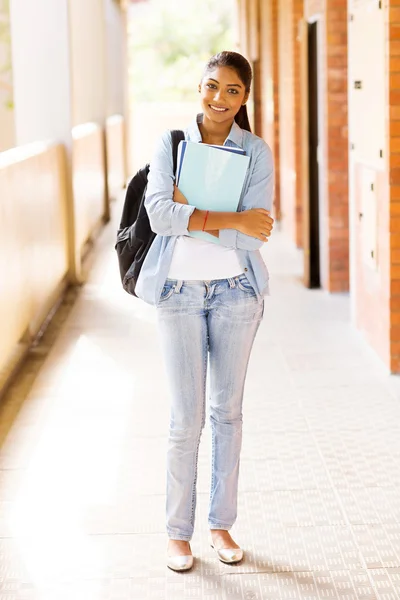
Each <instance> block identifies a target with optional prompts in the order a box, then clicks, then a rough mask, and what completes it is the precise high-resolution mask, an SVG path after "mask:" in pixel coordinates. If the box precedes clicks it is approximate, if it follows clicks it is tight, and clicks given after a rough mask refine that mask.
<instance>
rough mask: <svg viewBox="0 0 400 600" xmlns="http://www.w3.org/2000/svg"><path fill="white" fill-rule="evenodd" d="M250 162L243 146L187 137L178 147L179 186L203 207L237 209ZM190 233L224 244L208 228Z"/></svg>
mask: <svg viewBox="0 0 400 600" xmlns="http://www.w3.org/2000/svg"><path fill="white" fill-rule="evenodd" d="M249 162H250V158H249V157H248V156H246V155H245V151H244V150H242V149H241V148H232V147H230V146H212V145H209V144H199V143H196V142H189V141H187V140H184V141H182V142H180V144H179V146H178V166H177V174H176V185H177V186H178V188H179V190H180V191H181V192H182V194H183V195H184V196H185V198H186V199H187V201H188V203H189V204H190V205H191V206H195V207H196V208H198V209H199V210H210V211H219V212H236V211H237V209H238V205H239V201H240V197H241V194H242V189H243V185H244V181H245V178H246V174H247V169H248V166H249ZM189 235H190V236H191V237H196V238H200V239H203V240H207V241H208V242H212V243H214V244H219V243H220V242H219V239H218V238H217V237H215V236H213V235H211V234H209V233H207V232H205V231H191V232H190V234H189Z"/></svg>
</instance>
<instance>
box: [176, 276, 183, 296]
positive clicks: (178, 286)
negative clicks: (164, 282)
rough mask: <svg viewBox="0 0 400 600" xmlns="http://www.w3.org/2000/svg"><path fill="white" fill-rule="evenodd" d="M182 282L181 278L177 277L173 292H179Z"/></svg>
mask: <svg viewBox="0 0 400 600" xmlns="http://www.w3.org/2000/svg"><path fill="white" fill-rule="evenodd" d="M182 284H183V281H182V280H181V279H178V281H177V282H176V285H175V294H180V293H181V289H182Z"/></svg>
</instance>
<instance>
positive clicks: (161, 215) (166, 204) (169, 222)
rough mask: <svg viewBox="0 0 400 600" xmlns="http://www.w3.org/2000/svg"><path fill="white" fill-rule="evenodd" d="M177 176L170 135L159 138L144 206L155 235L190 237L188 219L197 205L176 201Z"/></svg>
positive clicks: (167, 133) (165, 134) (151, 164)
mask: <svg viewBox="0 0 400 600" xmlns="http://www.w3.org/2000/svg"><path fill="white" fill-rule="evenodd" d="M174 180H175V179H174V175H173V161H172V142H171V133H170V132H169V131H166V132H165V133H164V134H163V135H162V136H161V138H160V140H159V142H158V144H157V146H156V149H155V151H154V154H153V157H152V159H151V163H150V171H149V175H148V180H147V190H146V197H145V207H146V211H147V214H148V217H149V221H150V227H151V229H152V231H154V233H158V234H160V235H166V236H168V235H188V234H189V231H188V224H189V218H190V216H191V215H192V213H193V211H194V210H195V208H194V206H189V205H184V204H180V203H176V202H174V201H173V193H174Z"/></svg>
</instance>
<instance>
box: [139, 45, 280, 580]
mask: <svg viewBox="0 0 400 600" xmlns="http://www.w3.org/2000/svg"><path fill="white" fill-rule="evenodd" d="M251 80H252V72H251V67H250V65H249V63H248V62H247V60H246V59H245V58H244V57H243V56H241V55H240V54H238V53H236V52H221V53H220V54H217V55H216V56H214V57H212V58H211V59H210V60H209V62H208V64H207V66H206V69H205V71H204V74H203V77H202V79H201V82H200V84H199V93H200V98H201V105H202V113H200V114H199V115H197V118H196V119H195V120H194V121H193V123H191V124H190V126H189V127H188V129H187V130H186V131H185V138H186V139H188V140H190V141H192V142H193V141H194V142H198V143H203V144H218V145H223V144H224V145H226V146H236V147H240V148H243V149H244V150H245V152H246V155H247V156H249V157H250V163H249V168H248V172H247V178H246V180H245V183H244V187H243V190H242V196H241V203H240V205H239V210H238V212H232V213H229V212H216V211H213V210H212V206H210V211H209V212H208V211H202V210H198V209H196V208H194V207H193V206H190V204H188V202H187V200H186V198H185V197H184V196H183V195H182V194H181V193H180V191H179V190H178V188H176V187H175V185H174V174H173V159H172V150H171V134H170V132H166V133H165V134H164V135H163V136H162V138H161V140H160V143H159V145H158V148H157V149H156V151H155V154H154V157H153V159H152V161H151V168H150V174H149V179H148V187H147V193H146V200H145V205H146V209H147V212H148V215H149V219H150V224H151V227H152V229H153V231H154V232H155V233H156V234H158V235H157V236H156V238H155V240H154V242H153V244H152V246H151V247H150V250H149V253H148V255H147V257H146V260H145V262H144V264H143V267H142V270H141V273H140V276H139V280H138V282H137V286H136V293H137V294H138V295H139V297H141V298H142V299H143V300H145V301H146V302H149V303H151V304H153V305H155V306H156V307H157V313H158V322H159V328H160V333H161V343H162V347H163V352H164V355H165V361H166V366H167V373H168V378H169V385H170V392H171V399H172V405H171V418H170V431H169V442H168V452H167V502H166V516H167V522H166V525H167V533H168V537H169V542H168V548H167V565H168V566H169V567H170V568H171V569H174V570H177V571H184V570H188V569H190V568H191V567H192V565H193V556H192V553H191V549H190V543H189V542H190V540H191V538H192V534H193V529H194V520H195V508H196V479H197V456H198V449H199V443H200V436H201V432H202V429H203V427H204V423H205V395H206V375H207V362H208V361H209V376H210V398H209V404H210V420H211V429H212V479H211V493H210V505H209V515H208V525H209V528H210V542H211V545H212V547H213V548H214V549H215V551H216V553H217V555H218V557H219V559H220V560H222V561H224V562H226V563H234V562H238V561H240V560H241V559H242V558H243V550H242V549H241V548H240V547H239V546H238V544H237V543H236V542H234V541H233V539H232V537H231V536H230V534H229V529H230V528H231V527H232V525H233V524H234V523H235V520H236V514H237V491H238V475H239V459H240V450H241V440H242V399H243V389H244V383H245V377H246V371H247V365H248V362H249V357H250V351H251V348H252V345H253V341H254V338H255V335H256V332H257V329H258V327H259V325H260V322H261V319H262V317H263V311H264V299H263V297H264V295H265V294H267V293H268V271H267V268H266V266H265V264H264V262H263V259H262V257H261V254H260V252H259V248H260V247H261V246H262V245H263V243H265V242H266V241H268V237H269V235H270V233H271V229H272V224H273V219H272V217H271V216H270V214H269V211H270V210H271V205H272V197H273V186H274V174H273V161H272V155H271V151H270V148H269V147H268V145H267V144H266V143H265V142H264V141H263V140H262V139H261V138H259V137H257V136H256V135H253V134H252V133H251V131H250V125H249V120H248V117H247V109H246V102H247V99H248V97H249V93H250V85H251ZM203 228H204V230H205V231H208V232H209V233H211V234H212V235H215V236H218V237H219V241H220V244H212V243H209V242H206V241H203V240H200V239H197V238H193V237H189V236H188V233H189V232H190V231H199V230H202V229H203Z"/></svg>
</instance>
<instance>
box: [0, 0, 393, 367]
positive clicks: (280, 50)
mask: <svg viewBox="0 0 400 600" xmlns="http://www.w3.org/2000/svg"><path fill="white" fill-rule="evenodd" d="M399 48H400V8H399V7H398V6H397V5H396V4H395V2H394V0H393V1H392V0H387V1H386V2H383V1H381V0H348V2H345V1H344V0H326V1H322V0H268V1H267V0H218V1H216V0H187V1H185V2H179V1H178V0H170V1H169V2H163V1H162V0H131V1H128V0H86V1H85V2H82V1H81V0H37V1H36V2H35V3H26V2H24V1H23V0H0V194H1V202H0V217H1V220H0V228H1V229H0V240H1V258H0V260H1V263H0V265H1V269H0V271H1V284H0V285H2V286H3V287H2V299H1V311H2V312H1V317H2V324H1V327H2V330H1V333H2V335H1V336H0V339H1V341H0V366H2V367H3V368H4V369H5V370H7V369H6V367H5V365H6V364H8V363H9V362H10V361H11V363H13V361H14V358H15V355H18V354H19V351H20V350H21V349H22V350H24V349H25V348H26V347H28V346H29V343H30V342H29V341H30V340H32V339H34V338H35V335H37V332H38V331H39V330H40V328H41V327H42V325H43V323H44V322H45V320H46V318H47V315H48V314H49V311H50V310H51V308H52V307H53V306H54V303H55V302H56V300H57V298H59V297H60V295H62V292H63V290H65V289H66V287H67V286H69V285H71V284H72V285H73V284H76V283H78V282H81V281H84V279H85V275H84V268H83V265H84V260H85V257H86V256H87V255H88V251H89V249H90V247H91V245H92V244H93V243H94V240H95V239H96V236H97V234H98V232H99V231H100V230H101V229H102V227H103V225H104V224H105V223H106V222H107V221H108V220H109V219H110V217H111V215H112V210H113V202H114V200H115V198H117V197H118V196H119V195H120V194H121V191H122V190H123V188H124V186H125V184H126V181H127V180H129V179H130V178H131V177H132V174H133V173H134V172H135V171H136V170H137V169H138V168H139V167H140V166H142V165H143V164H144V163H145V162H146V161H148V160H149V159H150V157H151V153H152V150H153V147H154V143H155V140H156V138H157V136H159V135H160V134H161V133H162V131H164V130H165V129H167V128H177V127H185V126H186V125H187V124H188V122H189V121H190V120H191V119H192V118H193V116H194V115H195V114H196V112H197V111H198V108H199V107H198V99H197V85H198V82H199V78H200V76H201V73H202V71H203V68H204V64H205V62H206V61H207V59H208V58H209V57H210V56H211V55H212V54H214V53H216V52H218V51H220V50H222V49H234V50H238V51H240V52H242V53H243V54H244V55H245V56H246V57H247V58H248V59H249V61H250V62H251V64H252V67H253V72H254V84H253V89H252V96H251V100H250V102H249V110H250V117H251V123H252V127H253V131H254V132H255V133H256V134H257V135H260V136H262V137H263V138H264V139H265V140H266V141H267V142H268V144H269V145H270V146H271V149H272V151H273V154H274V160H275V167H276V190H275V200H274V216H275V218H276V220H277V224H278V225H279V228H280V230H281V231H282V233H283V234H284V235H285V236H286V237H287V239H288V241H289V242H290V244H292V245H293V247H295V248H297V249H299V250H301V252H302V260H303V272H302V278H301V279H302V283H303V285H304V286H305V287H308V288H316V289H322V290H325V291H326V292H329V293H346V294H349V299H350V306H351V318H352V322H353V324H354V325H355V326H356V327H357V328H358V329H359V330H360V331H362V332H363V335H364V336H365V339H366V340H367V341H368V343H369V344H370V345H371V346H372V347H373V348H374V350H375V351H376V352H377V354H378V355H379V356H380V358H381V360H382V361H383V363H384V364H385V365H386V366H387V368H389V370H390V371H392V372H399V371H400V250H399V247H400V246H399V243H400V209H399V207H400V112H399V111H400V107H399V103H400V50H399ZM26 240H29V251H28V250H27V247H26ZM44 265H46V266H45V268H43V266H44ZM26 281H29V282H30V285H29V294H31V297H29V298H28V296H29V294H28V295H27V292H26V285H25V283H26ZM10 314H11V315H12V316H11V317H10ZM5 315H7V317H5Z"/></svg>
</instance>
